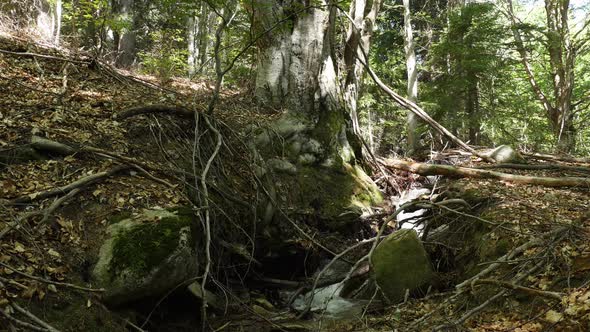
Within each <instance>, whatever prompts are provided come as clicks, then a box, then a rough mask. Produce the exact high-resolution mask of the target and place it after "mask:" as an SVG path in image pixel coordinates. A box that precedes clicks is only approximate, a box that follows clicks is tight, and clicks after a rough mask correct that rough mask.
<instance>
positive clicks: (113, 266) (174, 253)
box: [92, 210, 198, 305]
mask: <svg viewBox="0 0 590 332" xmlns="http://www.w3.org/2000/svg"><path fill="white" fill-rule="evenodd" d="M190 223H191V218H189V217H187V215H181V214H180V213H176V212H170V211H167V210H145V211H144V212H143V213H142V214H141V215H139V216H136V217H134V218H129V219H124V220H121V221H119V222H117V223H115V224H113V225H110V226H109V227H108V229H107V235H108V238H107V240H106V241H105V242H104V243H103V245H102V246H101V248H100V253H99V259H98V263H97V264H96V265H95V267H94V269H93V271H92V278H93V281H94V282H95V283H96V284H97V285H98V286H99V287H102V288H105V289H106V292H105V293H104V294H103V300H104V301H105V302H106V303H108V304H111V305H120V304H123V303H127V302H130V301H134V300H138V299H142V298H145V297H154V296H161V295H163V294H165V293H166V292H167V291H169V290H170V289H173V288H174V287H177V286H178V285H179V284H180V283H181V282H183V281H185V280H187V279H189V278H191V277H194V276H195V275H196V274H197V272H198V271H197V263H196V262H197V257H196V253H195V251H194V234H192V232H191V227H190Z"/></svg>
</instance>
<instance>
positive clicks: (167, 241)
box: [109, 216, 192, 277]
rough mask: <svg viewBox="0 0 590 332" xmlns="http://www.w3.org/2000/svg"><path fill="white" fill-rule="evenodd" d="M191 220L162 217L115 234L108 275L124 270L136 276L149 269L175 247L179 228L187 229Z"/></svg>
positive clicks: (187, 218) (183, 217)
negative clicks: (156, 220)
mask: <svg viewBox="0 0 590 332" xmlns="http://www.w3.org/2000/svg"><path fill="white" fill-rule="evenodd" d="M191 221H192V218H189V217H188V216H180V217H165V218H162V219H161V220H160V221H158V222H151V223H146V224H141V225H137V226H134V227H132V228H130V229H127V230H125V231H122V232H121V233H119V234H118V235H117V236H116V238H115V240H114V241H115V242H114V245H113V259H112V260H111V262H110V265H109V270H110V272H111V274H112V276H113V277H114V276H115V275H116V274H117V273H120V272H121V270H122V269H124V268H125V269H130V270H131V271H133V272H137V273H139V274H141V273H146V272H148V271H150V270H152V269H153V268H154V267H155V266H157V265H158V264H160V263H161V262H162V261H163V260H164V259H165V258H166V257H168V256H169V255H170V253H171V252H172V251H174V250H175V249H176V248H177V246H178V233H179V231H180V229H181V228H183V227H186V226H190V225H191Z"/></svg>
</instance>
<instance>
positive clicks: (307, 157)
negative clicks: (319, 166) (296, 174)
mask: <svg viewBox="0 0 590 332" xmlns="http://www.w3.org/2000/svg"><path fill="white" fill-rule="evenodd" d="M316 161H317V158H316V157H315V156H314V155H313V154H309V153H304V154H302V155H300V156H299V157H298V158H297V163H299V164H300V165H311V164H313V163H315V162H316Z"/></svg>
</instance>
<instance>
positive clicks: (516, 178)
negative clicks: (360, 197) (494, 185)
mask: <svg viewBox="0 0 590 332" xmlns="http://www.w3.org/2000/svg"><path fill="white" fill-rule="evenodd" d="M382 162H383V164H384V165H385V166H387V167H390V168H395V169H399V170H403V171H407V172H412V173H416V174H419V175H423V176H428V175H442V176H447V177H454V178H465V177H467V178H476V179H496V180H500V181H508V182H512V183H521V184H533V185H539V186H545V187H584V188H590V178H583V177H560V178H554V177H535V176H525V175H515V174H508V173H501V172H496V171H489V170H483V169H476V168H467V167H455V166H448V165H431V164H424V163H416V162H410V161H404V160H397V159H387V160H383V159H382Z"/></svg>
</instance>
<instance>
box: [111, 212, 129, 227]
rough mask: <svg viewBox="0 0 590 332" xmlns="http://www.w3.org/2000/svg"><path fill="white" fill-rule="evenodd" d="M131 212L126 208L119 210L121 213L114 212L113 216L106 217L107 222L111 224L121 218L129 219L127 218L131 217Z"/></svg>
mask: <svg viewBox="0 0 590 332" xmlns="http://www.w3.org/2000/svg"><path fill="white" fill-rule="evenodd" d="M132 214H133V213H131V211H128V210H126V211H121V213H119V214H115V215H114V216H112V217H110V218H109V219H108V224H109V225H112V224H116V223H118V222H119V221H121V220H125V219H129V218H131V216H132Z"/></svg>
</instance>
